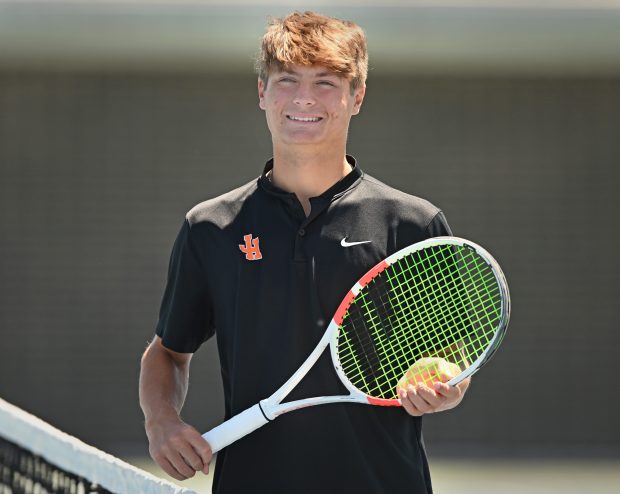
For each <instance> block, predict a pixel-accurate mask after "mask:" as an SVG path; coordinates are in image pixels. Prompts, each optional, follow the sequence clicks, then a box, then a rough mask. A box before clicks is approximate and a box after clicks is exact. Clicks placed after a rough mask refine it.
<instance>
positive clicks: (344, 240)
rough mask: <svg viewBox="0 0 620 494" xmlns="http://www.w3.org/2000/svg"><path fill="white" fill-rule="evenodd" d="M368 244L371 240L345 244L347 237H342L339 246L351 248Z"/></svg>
mask: <svg viewBox="0 0 620 494" xmlns="http://www.w3.org/2000/svg"><path fill="white" fill-rule="evenodd" d="M370 242H372V240H364V241H362V242H347V237H344V238H343V239H342V240H341V241H340V245H342V246H343V247H352V246H354V245H360V244H369V243H370Z"/></svg>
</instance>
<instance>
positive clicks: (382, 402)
mask: <svg viewBox="0 0 620 494" xmlns="http://www.w3.org/2000/svg"><path fill="white" fill-rule="evenodd" d="M366 399H367V400H368V403H370V404H371V405H378V406H380V407H399V406H401V403H400V401H398V400H386V399H385V398H373V397H372V396H368V395H367V396H366Z"/></svg>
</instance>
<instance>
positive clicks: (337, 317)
mask: <svg viewBox="0 0 620 494" xmlns="http://www.w3.org/2000/svg"><path fill="white" fill-rule="evenodd" d="M354 298H355V295H353V292H352V291H351V290H349V293H347V295H346V296H345V297H344V298H343V299H342V302H340V306H339V307H338V310H337V311H336V313H335V314H334V322H335V323H336V325H338V326H340V325H342V318H343V317H344V313H345V312H346V311H347V309H348V308H349V305H351V302H353V299H354Z"/></svg>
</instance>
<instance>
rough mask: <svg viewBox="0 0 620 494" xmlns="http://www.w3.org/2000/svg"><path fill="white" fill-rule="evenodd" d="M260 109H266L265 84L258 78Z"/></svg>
mask: <svg viewBox="0 0 620 494" xmlns="http://www.w3.org/2000/svg"><path fill="white" fill-rule="evenodd" d="M258 107H259V108H260V109H261V110H264V109H265V82H264V81H263V80H262V79H261V78H260V77H259V78H258Z"/></svg>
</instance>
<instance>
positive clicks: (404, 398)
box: [400, 389, 423, 417]
mask: <svg viewBox="0 0 620 494" xmlns="http://www.w3.org/2000/svg"><path fill="white" fill-rule="evenodd" d="M400 403H401V404H402V406H403V408H404V409H405V411H406V412H407V413H408V414H409V415H412V416H414V417H419V416H421V415H423V413H422V412H421V411H420V410H418V409H417V408H416V407H415V406H414V405H413V403H411V400H410V399H409V396H408V394H407V391H406V390H404V389H402V390H401V391H400Z"/></svg>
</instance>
